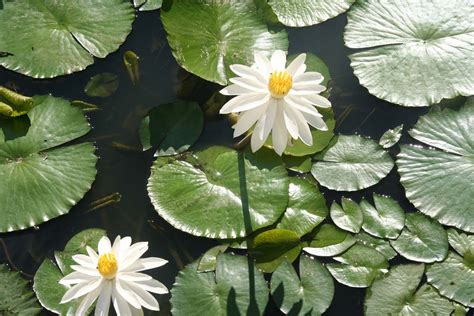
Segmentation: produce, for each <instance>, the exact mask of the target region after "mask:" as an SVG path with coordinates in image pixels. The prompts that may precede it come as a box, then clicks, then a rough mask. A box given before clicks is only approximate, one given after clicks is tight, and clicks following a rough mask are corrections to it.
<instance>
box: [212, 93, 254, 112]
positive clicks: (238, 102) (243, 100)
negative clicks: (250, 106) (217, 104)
mask: <svg viewBox="0 0 474 316" xmlns="http://www.w3.org/2000/svg"><path fill="white" fill-rule="evenodd" d="M262 96H263V94H261V93H251V94H250V93H249V94H244V95H239V96H236V97H235V98H232V99H230V100H229V101H227V103H226V104H224V105H223V106H222V108H221V109H220V111H219V113H220V114H229V113H232V112H234V109H235V108H237V107H240V106H243V105H245V104H247V103H248V102H252V101H255V100H259V99H260V98H262Z"/></svg>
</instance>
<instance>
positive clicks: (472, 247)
mask: <svg viewBox="0 0 474 316" xmlns="http://www.w3.org/2000/svg"><path fill="white" fill-rule="evenodd" d="M447 233H448V241H449V244H450V245H451V247H453V248H454V250H456V252H457V253H458V254H460V255H461V256H465V255H466V254H467V255H468V254H469V253H471V254H474V235H468V234H464V233H461V232H458V231H457V230H455V229H453V228H451V229H448V231H447Z"/></svg>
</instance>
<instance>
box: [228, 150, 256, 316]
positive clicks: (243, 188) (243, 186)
mask: <svg viewBox="0 0 474 316" xmlns="http://www.w3.org/2000/svg"><path fill="white" fill-rule="evenodd" d="M238 166H239V184H240V185H239V186H240V199H241V201H242V213H243V217H244V226H245V232H246V235H249V234H250V233H251V232H252V222H251V218H250V209H249V197H248V191H247V178H246V173H245V159H244V154H243V153H242V152H239V155H238ZM247 262H248V271H249V297H250V302H249V306H248V309H247V313H246V315H248V316H252V315H260V311H259V309H258V304H257V300H256V297H255V262H254V261H253V260H251V259H249V260H247ZM232 292H233V293H234V295H233V297H232V296H231V294H232ZM229 299H233V300H234V301H231V300H229ZM228 306H229V307H228V308H230V307H232V306H235V308H236V309H237V310H236V314H232V313H230V314H229V315H240V313H239V310H238V308H237V305H236V302H235V290H234V289H232V290H231V291H230V293H229V297H228Z"/></svg>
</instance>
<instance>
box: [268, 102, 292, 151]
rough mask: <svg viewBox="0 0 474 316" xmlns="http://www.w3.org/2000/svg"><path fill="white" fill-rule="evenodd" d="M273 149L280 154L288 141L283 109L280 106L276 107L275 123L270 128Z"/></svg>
mask: <svg viewBox="0 0 474 316" xmlns="http://www.w3.org/2000/svg"><path fill="white" fill-rule="evenodd" d="M272 142H273V149H274V150H275V152H276V153H277V154H278V155H279V156H281V155H282V154H283V151H284V150H285V148H286V145H287V143H288V132H287V131H286V126H285V119H284V118H283V109H282V107H281V106H278V107H277V113H276V116H275V123H274V124H273V129H272Z"/></svg>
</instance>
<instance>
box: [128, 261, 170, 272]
mask: <svg viewBox="0 0 474 316" xmlns="http://www.w3.org/2000/svg"><path fill="white" fill-rule="evenodd" d="M167 263H168V260H165V259H161V258H158V257H149V258H142V259H138V260H137V261H135V263H133V264H132V265H130V266H129V267H128V268H127V269H124V270H123V271H126V272H139V271H144V270H149V269H154V268H158V267H161V266H163V265H165V264H167Z"/></svg>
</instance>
